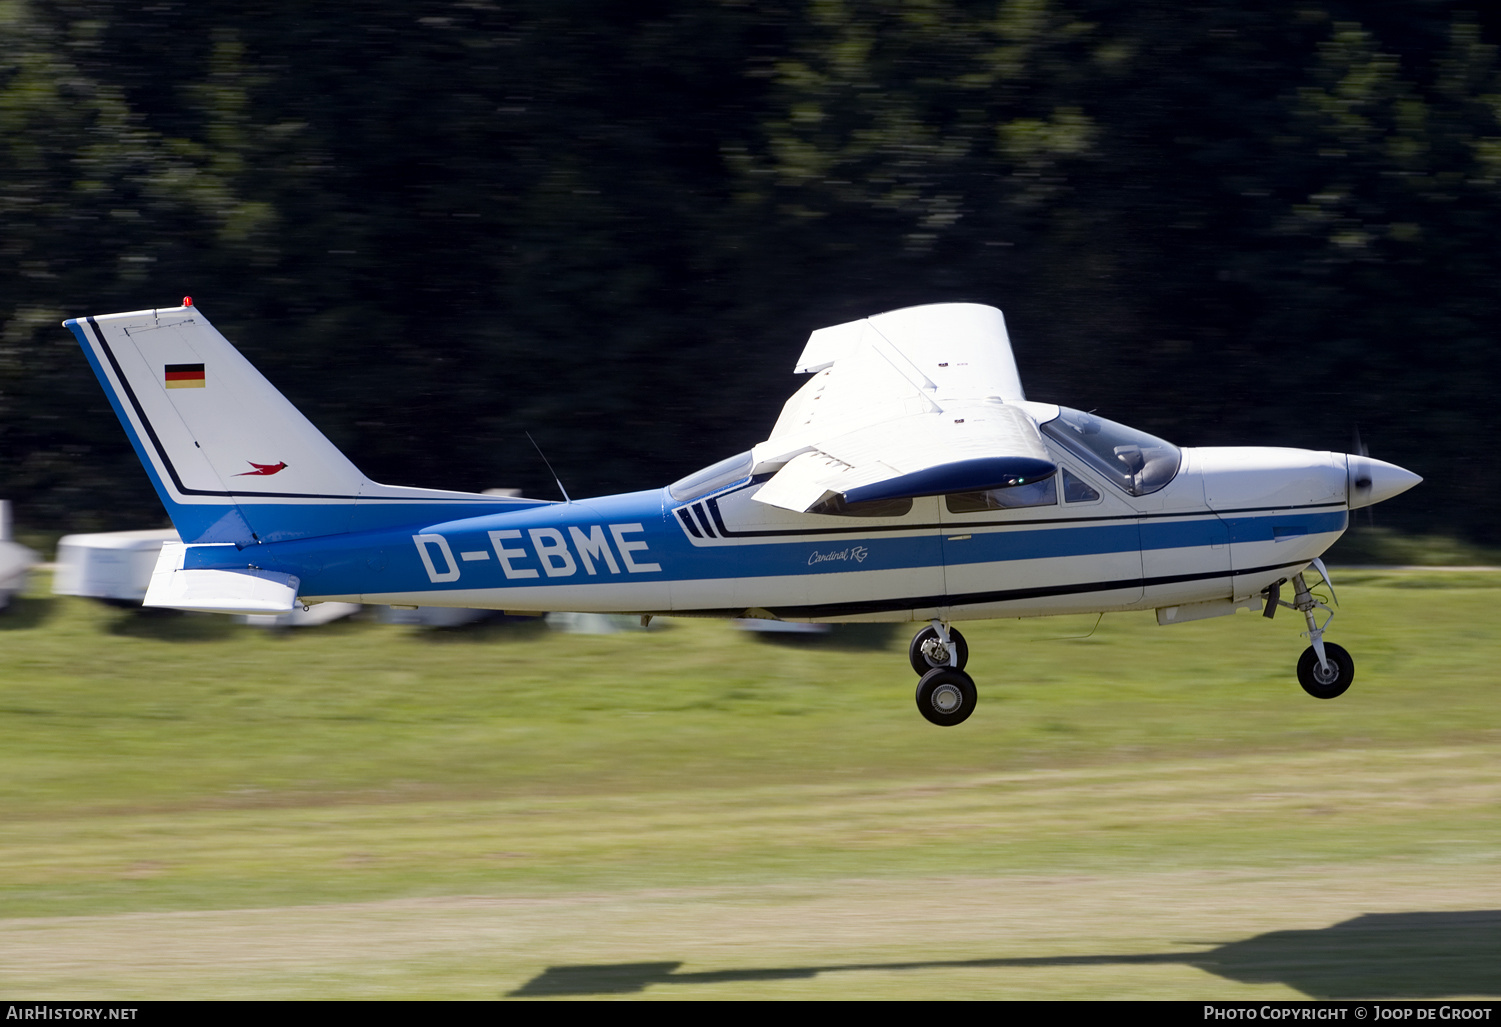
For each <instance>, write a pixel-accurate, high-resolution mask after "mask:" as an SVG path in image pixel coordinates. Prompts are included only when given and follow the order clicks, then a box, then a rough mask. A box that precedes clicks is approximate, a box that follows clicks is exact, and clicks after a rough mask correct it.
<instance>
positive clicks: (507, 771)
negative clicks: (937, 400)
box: [0, 568, 1501, 999]
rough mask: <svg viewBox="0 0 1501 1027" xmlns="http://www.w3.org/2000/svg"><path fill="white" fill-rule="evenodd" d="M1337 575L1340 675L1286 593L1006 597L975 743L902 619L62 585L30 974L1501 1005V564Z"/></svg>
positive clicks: (40, 757)
mask: <svg viewBox="0 0 1501 1027" xmlns="http://www.w3.org/2000/svg"><path fill="white" fill-rule="evenodd" d="M1336 580H1337V582H1338V584H1339V586H1340V592H1339V598H1340V600H1341V602H1342V604H1343V605H1342V606H1341V607H1340V608H1339V613H1338V616H1337V617H1336V618H1335V621H1334V625H1333V628H1332V631H1331V638H1332V639H1333V640H1337V641H1338V642H1340V644H1342V645H1344V646H1345V647H1346V648H1348V649H1349V650H1350V651H1351V652H1352V653H1353V655H1354V657H1355V660H1356V680H1355V684H1354V686H1353V688H1352V689H1351V691H1350V692H1349V693H1348V694H1347V695H1346V696H1344V697H1342V698H1341V699H1338V700H1334V701H1332V702H1320V701H1318V700H1315V699H1311V698H1308V697H1307V696H1305V695H1304V694H1303V693H1302V691H1301V690H1299V689H1298V686H1297V684H1296V681H1295V680H1294V676H1293V671H1292V668H1293V663H1294V661H1295V660H1296V658H1297V656H1298V654H1299V652H1301V650H1302V648H1303V646H1304V645H1305V642H1304V641H1303V640H1302V639H1300V638H1299V637H1298V631H1299V630H1300V627H1301V625H1300V624H1298V623H1297V622H1296V618H1294V617H1290V616H1287V614H1286V613H1285V612H1284V614H1283V615H1281V616H1279V617H1278V618H1277V619H1276V620H1275V621H1271V622H1268V621H1266V620H1264V619H1263V618H1261V617H1259V616H1249V615H1241V616H1237V617H1233V618H1223V619H1220V620H1216V621H1207V622H1199V623H1193V624H1186V625H1179V626H1175V627H1170V628H1159V627H1157V626H1156V623H1155V621H1154V620H1153V618H1152V616H1151V614H1132V615H1115V616H1107V617H1105V618H1104V619H1103V620H1102V621H1101V622H1100V624H1099V625H1098V627H1097V628H1096V627H1095V625H1094V618H1060V619H1052V620H1036V621H1011V622H992V623H984V624H975V625H968V624H967V625H965V626H964V630H965V633H966V635H967V636H968V638H969V641H970V648H971V653H972V656H971V663H970V668H969V669H970V671H971V673H972V674H973V675H974V677H975V678H976V680H977V682H978V683H979V686H980V696H981V700H980V707H979V709H978V711H977V712H976V714H975V715H974V717H973V718H972V719H971V720H970V721H969V722H967V723H966V724H964V725H961V726H960V727H957V728H950V729H943V728H936V727H932V726H930V725H928V724H927V723H926V722H924V721H923V720H921V718H920V717H919V716H918V714H917V711H916V709H915V708H914V706H913V702H912V691H913V687H914V685H915V680H916V679H915V677H914V676H913V675H912V674H911V672H910V670H909V669H908V668H907V666H906V658H905V647H906V641H907V635H908V631H907V630H906V629H901V630H891V631H887V630H885V629H884V628H881V627H861V628H849V629H846V630H843V631H839V632H837V633H836V634H834V635H832V636H829V637H826V638H824V639H821V640H816V641H812V642H809V641H802V642H783V643H774V642H766V641H760V640H757V639H755V638H752V637H748V636H745V635H743V634H740V633H737V632H734V631H732V630H731V629H730V628H729V627H728V626H726V625H724V624H721V623H717V622H707V621H666V622H663V621H660V620H659V621H657V622H655V623H654V625H653V627H654V630H652V631H649V632H628V633H622V634H617V635H611V636H578V635H560V634H552V633H549V632H547V631H546V630H543V629H541V628H540V627H539V626H537V625H506V626H498V627H488V628H479V629H475V630H467V631H451V632H428V633H422V632H419V631H418V630H416V629H411V628H397V627H390V626H384V625H380V624H376V623H373V622H368V621H367V622H346V623H341V624H337V625H333V626H330V627H327V628H323V629H317V630H309V631H304V632H289V633H285V634H280V635H275V634H268V633H266V632H264V631H258V630H255V629H251V628H245V627H240V626H236V625H233V624H231V623H230V622H228V621H227V620H224V619H216V618H211V617H200V616H180V617H156V616H142V615H140V614H137V613H130V612H127V611H120V610H113V609H109V608H106V607H102V606H97V605H94V604H91V603H88V602H85V601H80V600H72V599H59V598H54V597H51V596H49V595H47V594H46V593H45V591H42V590H41V587H42V586H45V582H39V590H37V591H35V592H34V593H33V594H32V595H31V597H29V598H26V599H23V600H19V601H18V602H17V603H16V604H15V605H14V607H13V608H12V609H11V610H10V611H7V612H6V613H4V614H3V615H0V824H3V831H0V991H3V993H4V994H5V995H6V996H7V997H16V998H20V997H24V998H28V999H36V998H80V997H95V998H106V997H117V998H128V999H148V998H180V997H252V998H256V997H265V998H282V997H293V998H305V997H330V998H333V997H363V998H397V997H410V998H419V997H452V998H495V997H501V996H506V995H517V996H539V997H540V996H549V995H552V996H568V995H574V996H585V997H606V996H612V995H613V996H622V997H631V996H638V997H648V998H690V999H693V998H697V999H703V998H724V997H740V998H743V997H763V998H773V997H801V998H821V997H830V998H832V997H843V998H849V997H868V998H938V997H959V998H964V997H973V998H1173V999H1208V998H1298V997H1307V996H1315V997H1352V996H1361V997H1393V998H1416V997H1426V996H1455V997H1460V996H1476V997H1496V996H1501V822H1498V821H1501V816H1498V814H1501V759H1498V757H1501V701H1498V700H1501V695H1498V688H1497V680H1498V676H1501V671H1498V669H1497V668H1498V667H1501V631H1498V628H1501V616H1498V614H1497V612H1496V610H1495V604H1496V603H1497V601H1498V600H1501V573H1485V572H1476V573H1463V574H1458V573H1447V572H1441V571H1421V572H1397V571H1390V572H1374V571H1367V572H1343V573H1341V572H1339V571H1338V568H1336ZM658 625H661V629H660V630H657V629H656V628H657V626H658ZM1091 629H1093V630H1091Z"/></svg>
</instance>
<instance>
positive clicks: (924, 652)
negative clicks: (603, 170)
mask: <svg viewBox="0 0 1501 1027" xmlns="http://www.w3.org/2000/svg"><path fill="white" fill-rule="evenodd" d="M907 657H908V659H909V660H910V662H911V663H912V669H913V670H914V671H916V672H917V673H918V674H919V675H921V677H922V680H920V681H919V682H918V683H917V709H918V712H920V713H921V714H922V715H923V716H924V717H926V718H927V719H928V721H929V722H930V723H933V724H938V725H940V726H941V727H953V726H954V725H955V724H960V723H963V722H964V721H965V720H967V719H969V715H970V714H971V713H973V712H974V711H975V700H976V699H977V697H978V692H977V691H976V689H975V682H974V679H973V678H971V677H970V676H969V675H968V674H966V673H964V665H965V664H966V663H968V662H969V645H968V644H967V643H966V642H965V641H964V636H963V635H961V634H959V632H958V631H957V630H955V629H954V628H951V627H949V626H948V625H947V624H945V623H943V622H942V621H938V620H935V621H933V623H932V624H930V625H929V626H928V627H925V628H923V629H922V630H921V631H919V632H918V633H917V634H916V635H915V636H914V637H913V639H912V644H911V645H910V646H908V647H907Z"/></svg>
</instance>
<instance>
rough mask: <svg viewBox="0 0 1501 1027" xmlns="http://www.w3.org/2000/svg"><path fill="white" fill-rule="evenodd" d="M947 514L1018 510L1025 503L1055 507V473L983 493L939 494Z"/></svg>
mask: <svg viewBox="0 0 1501 1027" xmlns="http://www.w3.org/2000/svg"><path fill="white" fill-rule="evenodd" d="M943 502H944V505H946V506H947V507H948V509H949V513H984V512H985V511H986V510H1020V509H1024V508H1026V507H1029V506H1056V505H1057V504H1058V479H1057V476H1056V475H1055V476H1054V477H1051V478H1044V479H1043V480H1042V481H1034V482H1032V483H1031V484H1029V485H1012V486H1011V487H1010V488H1004V489H987V490H986V491H984V492H954V493H951V494H949V495H947V496H944V497H943Z"/></svg>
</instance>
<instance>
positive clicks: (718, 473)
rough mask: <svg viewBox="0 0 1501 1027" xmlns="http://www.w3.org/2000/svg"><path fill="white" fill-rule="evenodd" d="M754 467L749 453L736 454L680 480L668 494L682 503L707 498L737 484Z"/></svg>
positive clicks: (668, 490)
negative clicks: (717, 491)
mask: <svg viewBox="0 0 1501 1027" xmlns="http://www.w3.org/2000/svg"><path fill="white" fill-rule="evenodd" d="M753 466H754V461H752V460H751V455H750V452H749V451H747V452H744V453H736V454H735V455H734V456H732V457H730V458H729V459H727V460H721V461H719V463H717V464H710V465H709V466H708V467H705V468H704V469H703V470H701V471H694V472H693V473H692V474H690V475H688V477H686V478H679V479H678V480H677V481H675V482H673V483H672V484H671V485H669V486H667V494H668V495H670V496H672V498H673V499H676V500H677V501H678V502H680V503H686V502H688V501H689V500H692V499H697V498H699V497H700V496H707V495H708V494H709V493H710V492H713V491H715V490H717V489H722V488H724V487H725V486H726V485H733V484H735V482H737V481H739V480H740V479H742V478H744V477H746V476H747V475H748V474H750V472H751V467H753Z"/></svg>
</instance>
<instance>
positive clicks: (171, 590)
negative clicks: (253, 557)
mask: <svg viewBox="0 0 1501 1027" xmlns="http://www.w3.org/2000/svg"><path fill="white" fill-rule="evenodd" d="M187 548H188V547H187V546H185V545H183V544H182V543H181V542H168V543H166V544H165V545H163V546H162V554H161V556H159V557H158V558H157V561H156V570H154V571H153V572H152V574H151V584H150V585H149V586H148V587H147V589H146V599H145V601H144V602H143V603H142V605H143V606H155V607H162V608H164V609H168V610H190V611H195V612H198V613H243V614H256V613H291V612H292V611H293V610H295V609H297V607H298V602H297V589H298V587H299V586H300V585H301V582H300V581H299V580H298V579H297V577H296V575H292V574H282V573H280V572H278V571H263V570H259V569H257V568H251V567H246V568H245V569H244V570H238V569H237V570H208V569H200V568H194V569H189V570H184V569H183V558H184V557H185V556H186V555H187Z"/></svg>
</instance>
